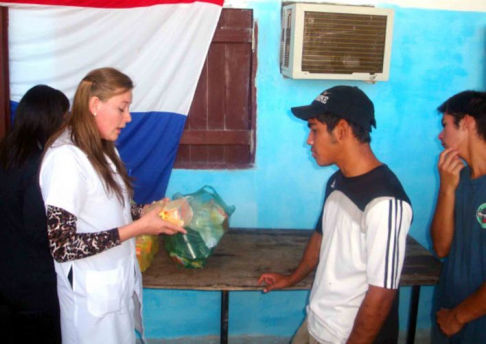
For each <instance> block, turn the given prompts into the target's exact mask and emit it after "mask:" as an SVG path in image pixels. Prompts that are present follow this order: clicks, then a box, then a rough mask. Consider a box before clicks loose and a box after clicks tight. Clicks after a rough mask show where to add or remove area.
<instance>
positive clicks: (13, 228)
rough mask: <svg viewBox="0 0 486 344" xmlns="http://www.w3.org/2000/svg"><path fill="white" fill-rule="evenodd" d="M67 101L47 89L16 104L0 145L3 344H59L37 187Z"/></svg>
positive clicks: (53, 277)
mask: <svg viewBox="0 0 486 344" xmlns="http://www.w3.org/2000/svg"><path fill="white" fill-rule="evenodd" d="M68 109H69V100H68V99H67V97H66V96H65V95H64V94H63V93H62V92H61V91H58V90H56V89H54V88H52V87H49V86H46V85H37V86H34V87H33V88H31V89H30V90H29V91H27V93H26V94H25V95H24V96H23V98H22V99H21V100H20V102H19V105H18V107H17V110H16V116H15V122H14V125H13V127H12V129H11V130H10V132H9V133H8V134H7V135H6V136H5V137H4V138H3V140H2V141H1V143H0V272H1V275H0V276H1V277H0V307H1V309H2V310H1V312H2V327H5V328H4V329H3V331H2V333H1V334H0V335H1V336H2V339H1V341H2V342H3V343H4V342H7V343H61V330H60V316H59V302H58V298H57V291H56V274H55V271H54V264H53V261H52V257H51V255H50V253H49V244H48V240H47V222H46V221H47V220H46V213H45V208H44V203H43V200H42V195H41V192H40V188H39V182H38V171H39V165H40V158H41V155H42V150H43V148H44V145H45V143H46V142H47V140H48V138H49V136H51V135H52V134H53V133H54V132H55V131H56V130H58V129H59V127H60V126H61V125H62V123H63V122H64V119H65V117H66V114H67V111H68Z"/></svg>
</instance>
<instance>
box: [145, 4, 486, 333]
mask: <svg viewBox="0 0 486 344" xmlns="http://www.w3.org/2000/svg"><path fill="white" fill-rule="evenodd" d="M248 3H249V6H248V7H249V8H253V10H254V18H255V20H256V22H257V24H258V27H259V37H258V71H257V80H256V84H257V149H256V162H255V166H254V168H252V169H249V170H241V171H227V170H224V171H190V170H175V171H173V173H172V176H171V180H170V182H169V186H168V190H167V195H168V196H172V195H173V194H174V193H176V192H182V193H187V192H193V191H196V190H197V189H199V188H200V187H201V186H203V185H206V184H208V185H212V186H213V187H215V188H216V190H217V191H218V192H219V193H220V194H221V196H222V197H223V199H224V200H225V201H226V202H227V203H228V204H231V205H235V206H236V211H235V213H234V214H233V216H232V219H231V226H233V227H245V228H251V227H259V228H289V229H290V228H291V229H311V228H313V227H314V225H315V221H316V219H317V216H318V215H319V212H320V209H321V206H322V200H323V197H324V193H323V189H324V185H325V183H326V181H327V179H328V178H329V176H330V175H331V174H332V173H333V172H334V171H336V168H335V167H325V168H320V167H318V166H317V165H316V164H315V162H314V161H313V159H312V157H311V156H310V153H309V146H307V145H306V143H305V141H306V137H307V127H306V124H305V123H304V122H302V121H300V120H297V119H295V118H294V117H293V116H292V115H291V113H290V107H292V106H299V105H304V104H309V103H310V102H311V101H312V100H313V99H314V98H315V97H316V96H317V95H318V94H319V93H320V92H322V91H323V90H324V89H327V88H329V87H332V86H335V85H338V84H346V85H352V86H358V87H360V88H361V89H362V90H363V91H365V92H366V93H367V94H368V95H369V97H370V98H371V99H372V100H373V102H374V104H375V109H376V118H377V122H378V126H377V129H376V130H375V131H373V133H372V148H373V150H374V151H375V153H376V155H377V156H378V158H379V159H380V160H381V161H383V162H385V163H386V164H388V165H389V166H390V168H391V169H392V170H393V171H394V172H395V173H396V174H397V176H398V177H399V178H400V180H401V181H402V183H403V185H404V187H405V190H406V191H407V193H408V195H409V197H410V199H411V201H412V204H413V207H414V211H415V214H414V222H413V224H412V227H411V229H410V234H411V235H412V236H413V237H415V238H416V239H417V240H418V241H419V242H420V243H421V244H422V245H424V246H425V247H427V248H428V249H431V245H430V238H429V234H428V227H429V225H430V221H431V217H432V214H433V210H434V206H435V198H436V193H437V190H438V174H437V172H436V163H437V159H438V154H439V153H440V151H441V147H440V144H439V142H438V139H437V135H438V134H439V132H440V116H439V115H438V114H437V111H436V108H437V106H439V105H440V104H441V103H442V102H443V101H444V100H445V99H447V98H448V97H450V96H451V95H453V94H455V93H457V92H460V91H462V90H464V89H480V90H481V89H482V90H484V89H485V83H486V70H485V65H486V63H485V62H486V60H485V42H486V39H485V32H486V16H485V15H484V13H478V12H456V11H442V10H422V9H410V8H400V7H397V6H389V7H391V8H394V10H395V21H394V33H393V47H392V60H391V70H390V80H389V81H387V82H380V83H377V84H375V85H371V84H366V83H363V82H358V81H334V80H291V79H286V78H284V77H283V76H282V75H281V74H280V72H279V56H278V54H279V42H280V3H279V2H276V1H269V0H268V1H264V2H259V1H250V2H248ZM161 254H164V253H161ZM295 263H296V265H297V264H298V262H295ZM400 295H401V300H400V326H401V328H402V329H405V328H406V325H407V323H408V310H409V298H410V288H401V293H400ZM144 296H145V297H144V304H145V305H144V307H145V308H144V314H145V325H146V327H147V331H148V332H147V336H148V337H149V338H174V337H184V336H204V335H217V334H219V316H220V315H219V314H220V313H219V312H220V294H219V293H218V292H206V291H200V292H197V291H167V290H145V295H144ZM432 296H433V287H423V288H422V291H421V296H420V307H419V314H418V328H419V329H426V328H430V326H431V319H432V315H431V305H432ZM307 297H308V292H306V291H280V292H271V293H269V294H263V293H261V292H258V291H254V292H243V291H242V292H231V293H230V315H229V316H230V326H229V332H230V335H232V334H239V335H258V334H264V335H276V336H283V335H286V336H291V335H292V334H293V333H294V331H295V330H296V329H297V327H298V326H299V324H300V322H301V321H302V320H303V319H304V316H305V305H306V302H307Z"/></svg>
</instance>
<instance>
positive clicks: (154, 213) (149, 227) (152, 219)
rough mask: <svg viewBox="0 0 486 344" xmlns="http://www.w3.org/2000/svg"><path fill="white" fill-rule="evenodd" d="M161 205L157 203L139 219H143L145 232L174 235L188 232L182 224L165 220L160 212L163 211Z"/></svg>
mask: <svg viewBox="0 0 486 344" xmlns="http://www.w3.org/2000/svg"><path fill="white" fill-rule="evenodd" d="M162 209H163V208H162V206H161V205H156V206H155V207H153V208H152V209H151V210H150V211H148V212H147V213H146V214H144V215H143V216H142V217H141V218H140V219H139V220H138V221H142V223H141V225H142V228H144V229H143V231H144V232H143V233H141V234H148V235H158V234H168V235H173V234H176V233H183V234H186V233H187V232H186V230H185V229H184V228H182V227H180V226H177V225H175V224H173V223H170V222H168V221H165V220H163V219H162V218H161V217H160V216H159V213H160V212H161V211H162Z"/></svg>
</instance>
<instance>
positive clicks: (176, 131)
mask: <svg viewBox="0 0 486 344" xmlns="http://www.w3.org/2000/svg"><path fill="white" fill-rule="evenodd" d="M131 115H132V122H130V123H128V124H127V126H126V128H125V129H123V130H122V132H121V134H120V137H119V138H118V142H117V148H118V150H119V152H120V155H121V157H122V160H123V161H124V163H125V166H126V167H127V170H128V172H129V174H130V175H131V176H132V177H133V178H134V179H135V181H134V187H135V197H134V200H135V202H137V203H138V204H142V203H150V202H152V201H154V200H159V199H161V198H163V197H164V196H165V191H166V190H167V184H168V183H169V178H170V174H171V171H172V166H173V164H174V160H175V157H176V154H177V148H178V146H179V141H180V137H181V135H182V131H183V130H184V124H185V122H186V116H183V115H179V114H175V113H170V112H132V113H131Z"/></svg>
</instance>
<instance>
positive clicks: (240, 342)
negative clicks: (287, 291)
mask: <svg viewBox="0 0 486 344" xmlns="http://www.w3.org/2000/svg"><path fill="white" fill-rule="evenodd" d="M290 341H291V338H289V337H276V336H230V338H229V339H228V344H289V343H290ZM147 343H148V344H219V343H220V340H219V337H218V336H208V337H184V338H174V339H148V340H147ZM405 343H406V334H405V333H400V337H399V339H398V344H405ZM415 344H430V330H417V333H416V336H415Z"/></svg>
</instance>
